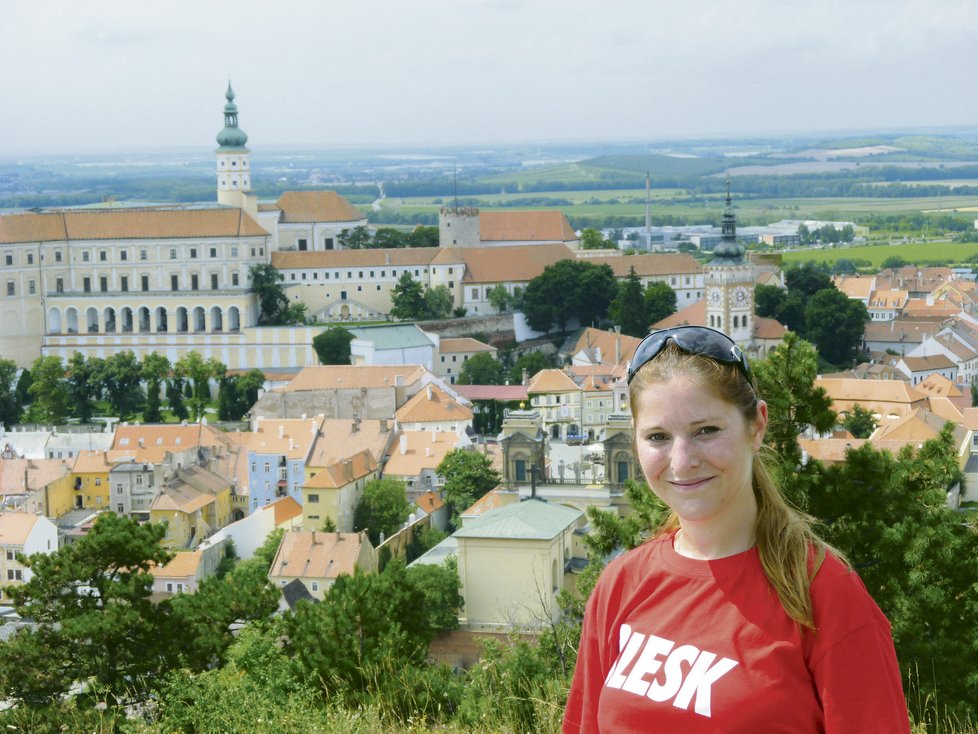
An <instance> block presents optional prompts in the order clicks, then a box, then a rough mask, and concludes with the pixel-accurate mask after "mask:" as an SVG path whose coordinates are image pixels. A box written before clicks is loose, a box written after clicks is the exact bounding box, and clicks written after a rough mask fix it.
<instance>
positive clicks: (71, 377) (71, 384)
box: [65, 352, 107, 423]
mask: <svg viewBox="0 0 978 734" xmlns="http://www.w3.org/2000/svg"><path fill="white" fill-rule="evenodd" d="M65 374H66V380H67V384H68V398H69V400H70V401H71V404H72V406H73V407H74V415H75V417H76V418H78V420H79V421H81V422H82V423H91V421H92V414H93V413H94V412H95V401H96V400H97V399H98V398H99V396H100V395H101V394H102V385H103V382H104V380H105V377H106V376H107V375H106V372H105V361H104V360H102V359H99V358H98V357H89V358H88V359H86V358H85V355H84V354H82V353H81V352H75V353H74V354H72V355H71V359H69V360H68V366H67V369H66V371H65Z"/></svg>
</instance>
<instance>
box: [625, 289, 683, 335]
mask: <svg viewBox="0 0 978 734" xmlns="http://www.w3.org/2000/svg"><path fill="white" fill-rule="evenodd" d="M674 313H676V291H674V290H673V289H672V288H670V287H669V285H668V284H666V283H662V282H659V281H655V282H652V283H649V284H648V286H647V287H646V289H645V321H646V326H645V333H643V334H641V335H639V334H636V335H635V336H645V334H648V333H649V328H648V327H649V326H650V325H652V324H655V323H658V322H659V321H662V319H664V318H665V317H666V316H671V315H672V314H674Z"/></svg>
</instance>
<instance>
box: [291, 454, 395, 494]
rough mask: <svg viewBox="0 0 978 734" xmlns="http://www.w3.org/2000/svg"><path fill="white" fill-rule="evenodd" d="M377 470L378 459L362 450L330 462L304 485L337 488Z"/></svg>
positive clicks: (307, 487)
mask: <svg viewBox="0 0 978 734" xmlns="http://www.w3.org/2000/svg"><path fill="white" fill-rule="evenodd" d="M375 471H377V461H376V460H375V459H374V457H373V455H372V454H371V453H370V452H369V451H361V452H360V453H358V454H354V455H353V456H351V457H350V458H349V459H344V460H342V461H338V462H336V463H335V464H330V465H329V466H327V467H325V468H323V469H321V470H320V471H318V472H316V474H314V475H313V477H312V479H310V480H309V481H307V482H306V483H305V484H304V485H303V488H306V489H337V488H339V487H345V486H346V485H347V484H349V483H350V482H355V481H356V480H357V479H362V478H363V477H365V476H367V475H369V474H371V473H372V472H375Z"/></svg>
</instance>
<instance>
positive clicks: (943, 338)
mask: <svg viewBox="0 0 978 734" xmlns="http://www.w3.org/2000/svg"><path fill="white" fill-rule="evenodd" d="M934 341H936V342H938V343H939V344H941V345H943V346H944V348H945V349H947V350H948V351H949V352H951V354H953V355H954V356H955V357H957V359H958V361H959V362H967V361H969V360H972V359H975V358H976V357H978V352H976V351H975V348H974V347H972V346H969V345H968V344H965V343H963V342H962V341H961V340H960V339H955V338H954V337H953V336H951V335H950V334H938V335H937V336H935V337H934Z"/></svg>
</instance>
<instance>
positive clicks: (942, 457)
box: [809, 424, 978, 718]
mask: <svg viewBox="0 0 978 734" xmlns="http://www.w3.org/2000/svg"><path fill="white" fill-rule="evenodd" d="M956 448H957V446H956V442H955V439H954V436H953V428H952V426H951V425H950V424H948V425H947V426H945V428H944V430H942V431H941V433H940V434H939V435H938V437H937V438H935V439H932V440H930V441H927V442H925V443H924V444H923V446H922V447H921V448H920V449H916V450H915V449H914V448H912V447H905V448H904V449H902V450H901V451H900V452H899V454H898V455H897V456H895V457H894V456H893V455H892V454H890V453H887V452H884V451H876V450H875V449H874V448H873V447H872V446H871V445H870V444H866V445H865V446H862V447H860V448H858V449H851V450H850V451H849V452H847V455H846V461H845V462H844V463H839V464H837V465H834V466H832V467H828V468H822V467H820V466H816V467H814V470H816V471H817V474H816V476H815V480H814V481H813V482H812V484H813V490H812V492H811V504H810V508H809V509H810V512H812V513H813V514H814V515H815V516H816V517H817V518H819V519H820V520H821V521H822V534H823V535H824V537H825V539H826V540H827V541H828V542H829V543H831V544H833V545H834V546H835V547H837V548H839V549H840V550H841V551H842V552H843V553H845V554H846V556H847V557H848V558H849V560H850V562H851V563H852V564H853V566H854V567H855V568H856V569H857V570H858V571H859V575H860V577H861V578H862V580H863V582H864V583H865V585H866V588H867V589H868V590H869V592H870V594H872V596H873V598H874V599H875V600H876V602H877V604H879V605H880V608H881V609H882V610H883V612H884V614H886V616H887V618H888V619H889V620H890V623H891V624H892V629H893V639H894V642H895V644H896V649H897V655H898V657H899V659H900V662H901V667H902V669H903V670H904V671H905V674H906V676H907V678H906V679H905V682H904V687H905V689H906V690H910V689H915V690H916V695H915V696H914V697H913V698H912V699H911V706H912V707H915V706H917V705H921V702H924V701H926V700H928V699H934V700H939V701H940V704H941V706H942V707H943V706H946V707H947V709H948V710H949V712H951V713H953V714H956V715H958V716H961V717H967V716H974V715H975V713H976V707H975V702H976V701H978V676H976V675H975V672H974V671H975V670H978V648H976V647H975V646H974V645H971V644H964V643H963V638H962V630H971V629H975V626H976V625H978V586H976V585H975V583H974V580H975V579H976V578H978V533H976V529H975V526H974V522H973V521H972V522H964V521H962V516H961V514H960V513H958V512H956V511H954V510H951V509H949V508H948V506H947V503H946V501H945V500H946V493H947V491H948V490H949V489H950V488H951V487H952V486H953V485H954V484H955V483H957V482H959V481H960V479H961V473H960V470H959V469H958V466H957V463H956V462H957V459H956V455H957V451H956ZM924 671H941V674H940V675H939V676H936V677H935V676H933V675H931V674H925V672H924ZM911 681H912V683H911ZM914 713H916V714H918V718H919V714H921V713H922V712H920V711H915V712H914Z"/></svg>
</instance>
